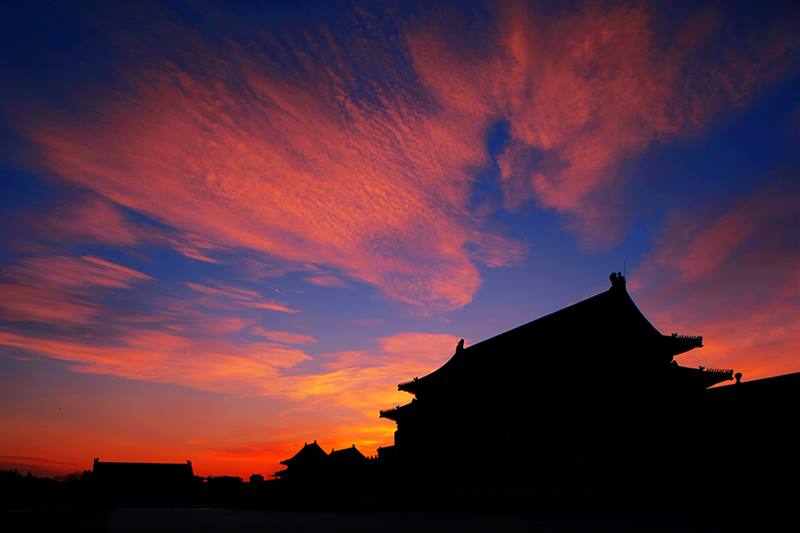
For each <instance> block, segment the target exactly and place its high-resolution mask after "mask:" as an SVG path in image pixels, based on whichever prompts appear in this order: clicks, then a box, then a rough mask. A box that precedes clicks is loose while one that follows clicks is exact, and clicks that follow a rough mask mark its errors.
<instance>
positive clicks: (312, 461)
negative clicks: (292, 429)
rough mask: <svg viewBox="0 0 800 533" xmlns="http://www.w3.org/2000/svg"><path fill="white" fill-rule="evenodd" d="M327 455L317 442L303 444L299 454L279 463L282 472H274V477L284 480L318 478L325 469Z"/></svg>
mask: <svg viewBox="0 0 800 533" xmlns="http://www.w3.org/2000/svg"><path fill="white" fill-rule="evenodd" d="M327 460H328V454H327V453H325V450H323V449H322V448H321V447H320V446H319V444H317V441H314V442H312V443H311V444H309V443H307V442H306V443H304V444H303V447H302V448H301V449H300V451H299V452H297V453H296V454H294V455H293V456H292V457H290V458H289V459H284V460H283V461H281V464H282V465H285V466H286V468H285V469H284V470H279V471H278V472H275V476H276V477H279V478H281V479H284V480H298V479H314V478H319V477H320V476H321V475H322V474H323V471H324V469H325V468H326V467H327Z"/></svg>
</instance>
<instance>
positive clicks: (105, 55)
mask: <svg viewBox="0 0 800 533" xmlns="http://www.w3.org/2000/svg"><path fill="white" fill-rule="evenodd" d="M117 4H118V3H117V2H96V3H95V2H54V3H52V4H47V3H39V2H18V6H17V7H11V6H8V5H7V6H5V7H4V8H2V11H3V13H2V17H0V19H2V22H0V30H2V31H0V72H2V83H0V192H1V193H2V194H0V209H1V210H2V218H0V468H2V467H13V468H18V469H21V470H29V469H30V470H33V471H34V472H38V473H44V474H63V473H66V472H72V471H78V470H84V469H88V468H90V467H91V461H92V458H93V457H95V456H99V457H101V458H103V459H107V460H150V461H184V460H186V459H191V460H192V462H193V465H194V468H195V471H196V473H198V474H200V475H209V474H213V475H218V474H234V475H241V476H248V475H249V474H251V473H254V472H258V473H262V474H264V475H267V476H268V475H271V474H272V473H273V472H274V471H275V470H276V469H277V467H278V461H279V460H280V459H283V458H286V457H288V456H290V455H292V454H293V453H294V452H295V451H296V450H297V449H298V448H299V447H300V446H302V444H303V442H304V441H311V440H314V439H316V440H317V441H318V442H319V443H320V444H321V445H322V446H323V448H325V449H327V450H329V449H330V448H339V447H343V446H349V445H351V444H352V443H355V444H356V445H357V446H358V447H359V448H360V449H362V451H364V452H365V453H368V454H373V453H375V449H376V448H377V447H378V446H380V445H387V444H391V443H392V440H393V431H394V424H393V423H392V422H391V421H389V420H382V419H379V418H378V410H379V409H385V408H388V407H391V406H394V405H397V404H399V403H405V402H406V401H407V400H408V395H407V394H405V393H401V392H398V391H397V388H396V385H397V383H399V382H402V381H406V380H408V379H410V378H413V377H414V376H421V375H424V374H426V373H428V372H430V371H432V370H434V369H435V368H437V367H438V366H439V365H440V364H442V363H443V362H444V361H446V360H447V359H448V358H449V357H450V355H451V354H452V353H453V351H454V349H455V346H456V343H457V341H458V339H459V338H461V337H464V338H465V339H466V340H467V344H471V343H474V342H477V341H480V340H482V339H484V338H487V337H490V336H492V335H494V334H497V333H500V332H502V331H505V330H507V329H509V328H511V327H513V326H516V325H519V324H522V323H524V322H527V321H529V320H532V319H534V318H537V317H539V316H541V315H543V314H546V313H548V312H551V311H554V310H557V309H559V308H561V307H564V306H565V305H568V304H571V303H574V302H576V301H579V300H581V299H583V298H585V297H588V296H591V295H592V294H595V293H597V292H599V291H602V290H605V289H606V288H607V287H608V285H609V283H608V274H609V273H610V272H611V271H622V270H625V272H626V274H627V279H628V288H629V291H630V292H631V294H632V296H633V298H634V300H635V301H636V302H637V304H638V305H639V307H640V308H641V309H642V311H643V312H644V313H645V314H646V315H647V316H648V318H649V319H650V320H651V322H653V324H654V325H655V326H656V327H658V328H659V329H660V330H661V331H662V332H664V333H670V332H673V331H676V332H680V333H684V334H691V335H703V336H704V343H705V347H704V348H702V349H699V350H695V351H693V352H692V353H689V354H685V355H683V356H681V357H680V358H679V360H680V362H681V363H682V364H686V365H689V366H696V365H698V364H703V365H705V366H707V367H721V368H734V369H736V370H737V371H741V372H743V373H744V377H745V380H747V379H753V378H757V377H764V376H771V375H776V374H781V373H786V372H792V371H800V351H799V350H798V346H800V229H798V228H800V201H798V192H800V180H799V179H798V178H800V32H798V31H797V28H800V9H798V6H797V4H796V2H795V3H793V2H789V3H786V4H779V3H773V4H769V3H764V2H741V3H736V2H719V3H704V2H653V3H641V4H640V3H636V2H631V3H610V2H589V3H582V2H556V3H547V2H532V3H525V2H495V1H492V2H487V3H482V2H462V1H459V2H400V1H397V2H387V3H378V2H357V3H350V2H338V1H337V2H334V1H319V2H303V1H298V0H294V1H290V2H271V3H268V4H269V5H262V4H267V3H262V2H259V3H256V4H255V5H248V4H244V3H237V2H232V3H227V5H226V6H224V7H223V3H221V2H210V3H208V4H203V3H202V2H194V1H193V2H186V3H182V2H176V3H152V4H151V3H139V2H137V3H136V4H137V5H136V6H128V7H120V6H119V5H117ZM434 4H435V5H434ZM793 4H794V5H793ZM578 333H579V332H578ZM561 356H563V354H558V353H553V354H550V355H549V357H561ZM498 364H502V361H501V360H500V359H498ZM480 393H481V391H479V390H476V391H475V394H480Z"/></svg>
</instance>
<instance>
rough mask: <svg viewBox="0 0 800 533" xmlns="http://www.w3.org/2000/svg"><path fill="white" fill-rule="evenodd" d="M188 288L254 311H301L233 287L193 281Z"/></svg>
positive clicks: (188, 284) (252, 292)
mask: <svg viewBox="0 0 800 533" xmlns="http://www.w3.org/2000/svg"><path fill="white" fill-rule="evenodd" d="M186 286H187V287H189V288H190V289H192V290H193V291H195V292H199V293H201V294H204V295H206V296H210V297H212V298H217V299H221V300H223V301H231V302H235V303H236V304H237V305H241V306H243V307H251V308H253V309H264V310H266V311H277V312H279V313H290V314H292V313H297V312H299V309H293V308H291V307H287V306H285V305H283V304H281V303H278V302H274V301H271V300H265V299H264V298H263V297H262V296H261V294H259V293H258V292H256V291H251V290H249V289H242V288H240V287H233V286H231V285H218V286H209V285H202V284H200V283H194V282H191V281H189V282H187V283H186Z"/></svg>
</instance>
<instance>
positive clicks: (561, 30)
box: [408, 3, 800, 245]
mask: <svg viewBox="0 0 800 533" xmlns="http://www.w3.org/2000/svg"><path fill="white" fill-rule="evenodd" d="M497 11H498V19H499V22H498V25H497V28H496V30H497V31H496V35H497V37H496V38H495V39H490V40H489V42H488V47H489V51H488V52H486V51H484V50H482V49H481V50H480V51H479V52H475V53H472V54H471V53H470V52H469V51H466V52H465V51H464V50H463V49H456V48H455V47H454V46H452V45H450V44H449V43H448V41H447V36H446V34H443V33H442V31H441V28H439V27H428V28H424V27H423V28H422V29H420V30H419V31H417V32H414V33H411V34H410V35H409V37H408V39H409V43H410V48H411V51H412V57H413V59H414V66H415V70H416V72H417V73H418V74H419V76H420V78H421V80H422V82H423V83H424V84H425V85H426V87H428V89H429V90H430V91H431V92H432V93H433V94H434V95H435V97H436V99H437V101H438V102H440V103H441V105H442V107H443V111H442V113H443V114H444V115H446V116H447V117H448V118H449V120H452V121H453V122H458V123H459V129H460V130H461V131H467V132H471V131H473V130H474V129H475V128H485V125H486V123H487V121H488V120H490V119H491V118H492V117H501V118H506V119H508V120H509V121H510V124H511V132H510V133H511V140H510V143H509V146H508V148H507V149H506V150H505V152H504V153H502V154H501V155H500V156H499V158H498V165H499V167H500V170H501V177H502V183H503V188H504V192H505V205H506V207H508V208H509V209H518V208H519V207H520V206H522V205H523V204H524V203H525V202H526V201H527V200H529V199H532V198H534V199H535V200H536V201H537V202H538V204H539V205H540V206H542V207H545V208H550V209H554V210H555V211H557V212H558V213H560V214H562V215H564V216H565V218H566V220H567V221H568V222H569V225H570V227H571V228H572V229H573V230H574V231H575V232H576V233H577V235H578V236H579V237H580V238H581V239H582V240H583V241H584V243H585V244H595V245H597V244H608V243H613V242H616V240H617V239H619V237H620V236H621V235H622V233H623V232H624V230H625V228H626V224H625V220H624V219H625V213H624V207H623V206H624V202H623V200H622V198H621V192H620V189H621V186H622V185H623V184H624V182H625V180H626V179H628V176H626V175H625V173H624V172H623V171H622V169H621V168H620V164H621V163H622V162H624V161H626V160H629V159H632V158H635V157H637V156H638V155H640V154H641V153H643V152H644V151H645V150H647V149H648V148H649V147H650V146H652V145H653V144H654V143H656V142H663V141H669V140H671V139H674V138H676V137H687V136H692V135H695V134H696V133H697V132H699V131H701V130H702V129H703V127H705V126H706V125H707V124H708V123H709V122H710V121H712V120H713V119H714V118H716V117H717V116H718V115H719V114H720V113H721V111H722V110H725V109H730V108H735V107H736V106H741V105H743V104H744V103H746V102H747V101H749V100H750V99H751V98H752V96H753V95H754V94H755V93H756V92H757V90H758V89H760V88H761V87H763V86H765V85H768V84H770V83H772V82H774V81H775V80H776V79H777V78H779V77H780V76H782V75H784V74H785V73H786V72H788V71H789V70H791V69H792V67H793V65H794V64H796V58H797V52H798V44H800V41H799V40H798V37H797V33H796V32H795V31H794V30H793V29H792V24H791V23H789V21H795V22H796V20H797V12H794V11H793V12H790V13H783V14H782V16H781V17H779V18H778V19H777V20H773V21H771V23H770V25H769V26H768V27H767V28H764V29H762V30H759V31H758V32H756V33H755V34H753V35H751V36H747V38H743V39H742V40H740V41H739V42H740V43H747V44H746V45H743V46H742V47H741V48H739V49H733V48H730V47H728V48H722V47H721V45H719V44H718V43H720V42H722V41H721V40H720V39H719V37H720V34H721V33H724V32H725V31H726V22H725V18H724V15H723V14H722V13H720V12H716V11H714V10H711V9H710V10H706V11H704V12H700V13H698V14H696V15H695V16H694V17H693V18H691V19H690V20H688V21H687V22H686V23H685V24H684V25H683V26H682V27H678V28H676V29H675V30H676V31H675V35H674V38H672V39H669V43H668V46H664V45H663V44H661V43H660V42H659V41H658V39H659V36H660V34H659V33H657V30H656V25H657V24H658V23H662V24H663V22H664V21H663V20H661V21H658V20H656V18H657V14H656V13H655V12H654V10H652V9H651V7H650V6H648V5H630V4H620V5H617V6H614V7H610V6H608V5H607V4H602V5H601V4H596V3H585V4H582V5H580V6H579V7H578V9H577V10H576V11H575V12H574V13H569V14H565V13H563V12H561V13H560V14H559V15H558V16H551V15H546V14H543V13H540V12H537V11H535V10H534V9H533V8H528V6H527V5H526V4H524V3H513V4H504V5H502V6H499V7H498V9H497ZM701 58H702V59H701ZM711 58H716V60H714V59H711ZM442 120H444V119H442Z"/></svg>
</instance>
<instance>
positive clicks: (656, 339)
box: [381, 273, 732, 420]
mask: <svg viewBox="0 0 800 533" xmlns="http://www.w3.org/2000/svg"><path fill="white" fill-rule="evenodd" d="M610 280H611V287H610V288H609V289H608V290H607V291H605V292H602V293H600V294H597V295H595V296H592V297H590V298H587V299H586V300H583V301H580V302H578V303H576V304H573V305H570V306H568V307H565V308H564V309H561V310H559V311H556V312H554V313H551V314H549V315H546V316H544V317H541V318H539V319H536V320H533V321H531V322H528V323H527V324H523V325H521V326H519V327H517V328H514V329H512V330H509V331H506V332H504V333H501V334H500V335H497V336H495V337H492V338H489V339H487V340H484V341H481V342H479V343H477V344H474V345H472V346H470V347H468V348H464V347H463V341H462V342H460V343H459V346H458V348H457V349H456V352H455V354H454V355H453V356H452V357H451V358H450V360H448V361H447V362H446V363H445V364H444V365H442V366H441V367H440V368H439V369H437V370H435V371H433V372H431V373H430V374H428V375H426V376H423V377H420V378H414V379H413V380H411V381H408V382H405V383H401V384H400V385H399V386H398V389H399V390H402V391H406V392H409V393H412V394H415V395H417V397H420V396H421V395H424V394H425V393H426V392H428V391H431V390H435V389H440V388H441V386H442V385H444V384H447V383H451V382H455V381H458V380H459V376H463V375H464V374H465V373H468V374H475V373H480V372H481V371H482V369H488V368H492V367H496V366H497V365H498V362H497V361H496V360H493V358H495V357H496V356H497V355H498V354H503V353H507V352H508V351H509V348H510V347H513V349H514V350H515V351H517V352H525V353H535V352H536V351H537V350H542V349H552V348H554V347H555V348H558V347H559V346H562V345H565V344H570V343H572V344H573V345H574V344H575V343H583V345H585V346H589V347H590V346H591V340H592V339H598V340H601V339H602V340H603V341H605V342H613V345H614V352H615V353H614V356H615V357H622V356H623V355H627V356H631V355H635V357H636V361H637V362H644V363H659V362H660V363H667V362H669V361H670V360H672V358H673V357H674V356H676V355H679V354H681V353H684V352H686V351H689V350H691V349H693V348H697V347H700V346H702V345H703V338H702V337H697V336H685V335H678V334H675V333H673V334H672V335H663V334H661V332H659V331H658V330H657V329H656V328H655V327H654V326H653V325H652V324H651V323H650V321H649V320H647V318H646V317H645V316H644V314H642V312H641V311H640V310H639V308H638V307H636V304H635V303H634V302H633V300H632V299H631V297H630V295H629V294H628V292H627V290H626V288H625V278H624V276H622V274H620V273H613V274H611V276H610ZM514 357H519V355H515V356H514ZM506 362H507V361H506ZM504 363H505V362H504ZM687 370H689V369H687ZM698 371H699V372H700V373H701V374H702V375H703V377H702V378H701V379H702V380H704V382H712V381H714V380H715V379H717V378H724V379H732V371H731V372H730V374H731V377H727V376H728V371H724V373H708V372H705V373H704V372H703V371H702V370H698ZM720 380H722V379H720ZM714 382H719V381H714ZM712 384H713V383H712ZM413 408H414V407H413V404H409V405H407V406H403V407H398V408H396V409H392V410H388V411H382V412H381V416H382V417H385V418H391V419H393V420H395V419H397V417H399V416H403V414H405V412H406V411H410V410H412V409H413Z"/></svg>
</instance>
